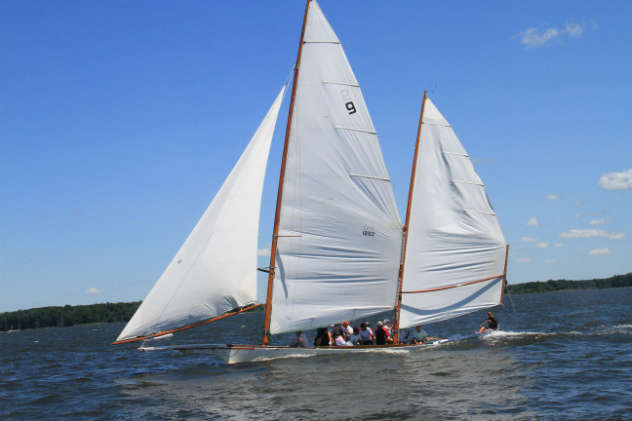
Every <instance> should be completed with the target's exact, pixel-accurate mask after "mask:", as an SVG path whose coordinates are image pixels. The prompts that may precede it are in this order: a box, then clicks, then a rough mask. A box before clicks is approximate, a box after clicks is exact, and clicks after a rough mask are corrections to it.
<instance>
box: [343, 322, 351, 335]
mask: <svg viewBox="0 0 632 421" xmlns="http://www.w3.org/2000/svg"><path fill="white" fill-rule="evenodd" d="M342 329H343V330H346V331H347V336H351V335H353V328H352V327H351V325H350V324H349V322H342Z"/></svg>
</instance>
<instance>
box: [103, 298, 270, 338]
mask: <svg viewBox="0 0 632 421" xmlns="http://www.w3.org/2000/svg"><path fill="white" fill-rule="evenodd" d="M262 305H263V304H252V305H249V306H247V307H244V308H240V309H239V310H235V311H229V312H228V313H224V314H221V315H219V316H215V317H212V318H210V319H206V320H202V321H201V322H197V323H193V324H190V325H186V326H182V327H178V328H176V329H169V330H163V331H162V332H156V333H152V334H151V335H147V336H137V337H135V338H130V339H122V340H120V341H115V342H112V345H119V344H127V343H130V342H138V341H144V340H145V339H153V338H158V337H160V336H164V335H168V334H170V333H175V332H180V331H182V330H186V329H191V328H194V327H198V326H204V325H207V324H209V323H213V322H216V321H218V320H222V319H225V318H227V317H230V316H235V315H237V314H240V313H243V312H245V311H249V310H252V309H255V308H257V307H261V306H262Z"/></svg>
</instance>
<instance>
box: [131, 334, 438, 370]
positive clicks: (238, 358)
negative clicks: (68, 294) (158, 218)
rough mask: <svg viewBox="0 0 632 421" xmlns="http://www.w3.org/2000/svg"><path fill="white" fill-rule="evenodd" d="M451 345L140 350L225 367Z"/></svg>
mask: <svg viewBox="0 0 632 421" xmlns="http://www.w3.org/2000/svg"><path fill="white" fill-rule="evenodd" d="M446 342H448V340H447V339H439V340H436V341H433V342H430V343H425V344H419V345H366V346H328V347H317V348H292V347H287V346H264V345H221V344H195V345H172V346H155V347H154V346H141V347H140V348H138V349H139V350H141V351H145V352H153V351H179V352H184V353H198V354H199V353H202V354H210V355H214V356H216V357H218V358H220V359H221V360H222V361H223V362H224V363H225V364H238V363H245V362H260V361H270V360H275V359H279V358H307V357H315V356H318V355H348V354H366V353H382V354H406V353H408V352H411V351H417V350H422V349H429V348H433V347H436V346H437V345H440V344H443V343H446Z"/></svg>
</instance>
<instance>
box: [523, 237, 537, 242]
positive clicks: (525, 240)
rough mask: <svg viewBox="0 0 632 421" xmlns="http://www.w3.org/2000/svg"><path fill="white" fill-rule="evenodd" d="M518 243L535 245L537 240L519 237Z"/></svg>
mask: <svg viewBox="0 0 632 421" xmlns="http://www.w3.org/2000/svg"><path fill="white" fill-rule="evenodd" d="M520 241H522V242H523V243H535V242H537V241H538V239H537V238H533V237H520Z"/></svg>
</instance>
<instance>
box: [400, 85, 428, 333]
mask: <svg viewBox="0 0 632 421" xmlns="http://www.w3.org/2000/svg"><path fill="white" fill-rule="evenodd" d="M426 96H427V91H424V98H423V100H422V101H421V114H420V115H419V125H418V126H417V142H416V143H415V156H414V158H413V169H412V171H411V174H410V186H409V188H408V206H407V208H406V222H405V223H404V227H403V233H404V238H403V239H402V258H401V260H400V263H399V275H398V277H397V279H398V286H397V304H396V305H395V320H394V323H393V330H394V331H395V334H394V335H393V341H394V342H395V343H396V344H397V343H399V314H400V312H401V307H402V284H403V282H404V263H406V245H407V243H408V224H409V223H410V208H411V204H412V199H413V189H414V187H415V174H416V173H417V158H418V156H419V143H420V142H419V141H420V139H421V126H422V124H423V120H424V108H425V106H426Z"/></svg>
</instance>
